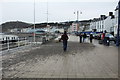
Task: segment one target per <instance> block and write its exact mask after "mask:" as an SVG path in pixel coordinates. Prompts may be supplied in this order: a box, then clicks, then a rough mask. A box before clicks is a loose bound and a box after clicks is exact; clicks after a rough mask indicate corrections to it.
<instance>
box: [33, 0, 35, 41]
mask: <svg viewBox="0 0 120 80" xmlns="http://www.w3.org/2000/svg"><path fill="white" fill-rule="evenodd" d="M33 36H34V42H35V0H34V34H33Z"/></svg>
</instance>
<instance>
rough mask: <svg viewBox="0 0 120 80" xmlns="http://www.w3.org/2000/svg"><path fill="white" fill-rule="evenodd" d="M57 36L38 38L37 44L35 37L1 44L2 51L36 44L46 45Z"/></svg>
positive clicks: (0, 49)
mask: <svg viewBox="0 0 120 80" xmlns="http://www.w3.org/2000/svg"><path fill="white" fill-rule="evenodd" d="M55 37H56V36H55V35H48V36H47V35H45V36H36V42H33V37H27V38H18V39H17V41H16V42H11V41H7V42H6V43H3V44H2V43H1V44H0V51H3V50H8V51H9V50H10V49H12V48H20V47H21V46H26V45H33V46H35V45H36V44H44V43H46V42H48V41H50V40H52V39H54V38H55Z"/></svg>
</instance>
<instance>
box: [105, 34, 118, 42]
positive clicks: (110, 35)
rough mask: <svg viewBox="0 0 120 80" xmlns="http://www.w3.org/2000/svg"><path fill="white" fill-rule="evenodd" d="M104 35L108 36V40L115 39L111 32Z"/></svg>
mask: <svg viewBox="0 0 120 80" xmlns="http://www.w3.org/2000/svg"><path fill="white" fill-rule="evenodd" d="M105 37H108V38H109V41H114V42H115V41H116V39H115V37H114V36H113V35H112V34H109V33H106V34H105Z"/></svg>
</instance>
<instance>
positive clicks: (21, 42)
mask: <svg viewBox="0 0 120 80" xmlns="http://www.w3.org/2000/svg"><path fill="white" fill-rule="evenodd" d="M28 44H29V40H27V39H26V38H18V40H17V41H16V42H11V41H9V40H8V41H7V42H6V43H3V44H2V43H1V44H0V46H1V47H0V51H2V50H9V49H12V48H16V47H20V46H24V45H28Z"/></svg>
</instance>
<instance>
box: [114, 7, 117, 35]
mask: <svg viewBox="0 0 120 80" xmlns="http://www.w3.org/2000/svg"><path fill="white" fill-rule="evenodd" d="M114 22H115V24H114V35H117V28H118V7H116V9H115V21H114Z"/></svg>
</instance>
